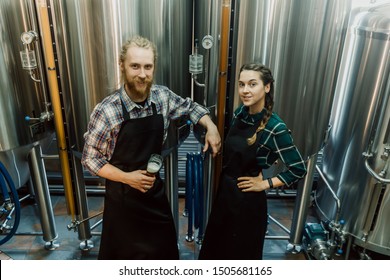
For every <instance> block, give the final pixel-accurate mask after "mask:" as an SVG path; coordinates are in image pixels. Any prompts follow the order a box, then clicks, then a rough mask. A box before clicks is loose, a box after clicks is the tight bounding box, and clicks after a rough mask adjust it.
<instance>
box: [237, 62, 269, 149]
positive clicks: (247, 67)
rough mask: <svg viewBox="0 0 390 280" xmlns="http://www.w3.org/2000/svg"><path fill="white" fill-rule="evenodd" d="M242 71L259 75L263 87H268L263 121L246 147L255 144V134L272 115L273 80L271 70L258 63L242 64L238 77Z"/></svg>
mask: <svg viewBox="0 0 390 280" xmlns="http://www.w3.org/2000/svg"><path fill="white" fill-rule="evenodd" d="M242 71H256V72H259V74H260V80H261V81H262V82H263V84H264V86H266V85H268V84H269V85H270V90H269V92H268V93H266V95H265V103H264V108H265V110H266V112H265V114H264V117H263V119H262V120H261V122H260V125H259V127H258V128H257V129H256V132H255V133H254V134H253V136H252V137H250V138H248V139H247V141H248V145H253V144H254V143H255V142H256V138H257V133H258V132H259V131H261V130H262V129H264V128H265V126H266V125H267V122H268V120H269V119H270V117H271V115H272V109H273V108H274V81H275V80H274V78H273V76H272V72H271V70H270V69H269V68H268V67H266V66H265V65H263V64H260V63H249V64H244V65H242V66H241V68H240V72H239V75H240V74H241V72H242Z"/></svg>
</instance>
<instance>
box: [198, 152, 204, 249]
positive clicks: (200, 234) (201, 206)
mask: <svg viewBox="0 0 390 280" xmlns="http://www.w3.org/2000/svg"><path fill="white" fill-rule="evenodd" d="M198 160H199V188H198V192H199V198H200V199H199V211H198V215H199V230H198V241H199V242H200V243H201V242H202V240H203V232H204V229H203V227H204V223H203V221H204V216H203V215H204V200H205V198H204V188H203V183H204V182H203V155H202V154H201V153H199V154H198Z"/></svg>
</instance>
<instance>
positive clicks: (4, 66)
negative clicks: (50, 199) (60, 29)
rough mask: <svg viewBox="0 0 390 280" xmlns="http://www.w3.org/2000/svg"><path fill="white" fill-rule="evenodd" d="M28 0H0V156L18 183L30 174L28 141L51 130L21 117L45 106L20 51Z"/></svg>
mask: <svg viewBox="0 0 390 280" xmlns="http://www.w3.org/2000/svg"><path fill="white" fill-rule="evenodd" d="M29 4H30V2H29V1H13V0H4V1H0V128H1V131H2V133H1V134H0V160H1V162H3V164H4V165H5V166H6V168H7V170H8V171H9V172H10V174H11V176H12V178H13V180H14V183H15V185H16V186H17V187H20V186H21V185H23V184H25V183H26V182H27V180H28V178H29V170H28V164H27V157H26V154H27V153H28V151H29V149H30V148H31V144H32V143H33V142H34V141H37V140H40V139H42V138H44V137H46V136H47V134H48V133H49V134H50V128H49V127H48V126H47V124H46V123H45V124H43V123H40V122H30V123H28V122H26V121H25V119H24V118H25V116H30V117H36V118H39V116H40V114H41V112H43V111H44V109H45V107H44V97H43V93H42V88H41V86H40V85H39V84H37V83H35V82H34V81H33V80H32V79H31V78H30V76H29V74H28V72H27V71H25V70H23V68H22V63H21V59H20V54H19V51H22V50H24V49H25V46H23V43H22V41H21V39H20V35H21V34H22V33H23V32H27V31H30V30H32V27H31V26H32V23H31V20H30V16H29V7H30V5H29ZM32 48H33V47H32ZM37 58H38V55H37ZM51 131H52V130H51Z"/></svg>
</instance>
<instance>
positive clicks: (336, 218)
mask: <svg viewBox="0 0 390 280" xmlns="http://www.w3.org/2000/svg"><path fill="white" fill-rule="evenodd" d="M316 170H317V172H318V175H320V177H321V179H322V180H323V181H324V183H325V185H326V187H327V188H328V190H329V191H330V193H331V194H332V196H333V198H334V200H336V205H337V210H336V216H335V221H336V222H338V221H339V217H340V211H341V202H340V199H339V198H338V197H337V195H336V193H335V192H334V191H333V189H332V187H331V186H330V184H329V182H328V181H327V179H326V178H325V176H324V173H322V171H321V169H320V168H319V167H318V165H316ZM317 207H319V206H318V205H317ZM321 212H322V211H321Z"/></svg>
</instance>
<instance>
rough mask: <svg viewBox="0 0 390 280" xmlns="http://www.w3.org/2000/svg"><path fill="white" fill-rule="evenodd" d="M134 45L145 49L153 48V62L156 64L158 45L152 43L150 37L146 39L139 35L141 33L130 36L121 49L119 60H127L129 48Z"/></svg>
mask: <svg viewBox="0 0 390 280" xmlns="http://www.w3.org/2000/svg"><path fill="white" fill-rule="evenodd" d="M132 46H136V47H139V48H144V49H152V51H153V55H154V59H153V62H154V64H156V61H157V48H156V45H155V44H154V43H152V42H151V41H149V40H148V39H146V38H144V37H142V36H139V35H136V36H134V37H132V38H130V39H129V40H127V41H126V42H125V43H124V44H123V45H122V49H121V52H120V56H119V62H123V61H125V59H126V54H127V50H128V49H129V48H130V47H132Z"/></svg>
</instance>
